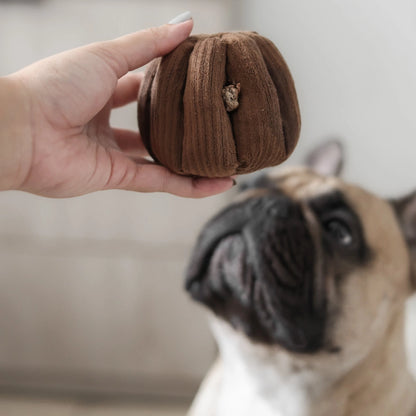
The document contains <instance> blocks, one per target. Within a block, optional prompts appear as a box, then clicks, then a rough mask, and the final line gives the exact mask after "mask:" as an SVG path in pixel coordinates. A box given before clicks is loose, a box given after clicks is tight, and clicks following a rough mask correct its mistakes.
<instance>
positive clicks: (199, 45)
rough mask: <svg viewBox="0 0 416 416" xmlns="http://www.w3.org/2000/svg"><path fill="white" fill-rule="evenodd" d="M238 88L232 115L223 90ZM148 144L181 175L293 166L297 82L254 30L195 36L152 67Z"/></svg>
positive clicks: (144, 127)
mask: <svg viewBox="0 0 416 416" xmlns="http://www.w3.org/2000/svg"><path fill="white" fill-rule="evenodd" d="M231 84H232V85H237V84H239V94H238V107H237V108H236V109H235V110H233V111H230V112H227V110H226V105H225V103H224V99H223V95H222V94H223V88H224V87H225V86H227V85H231ZM138 119H139V128H140V133H141V136H142V138H143V142H144V144H145V146H146V147H147V149H148V151H149V153H150V154H151V156H152V157H153V158H154V159H155V161H157V162H158V163H161V164H162V165H164V166H166V167H168V168H169V169H170V170H172V171H173V172H175V173H179V174H183V175H196V176H206V177H224V176H229V175H233V174H240V173H249V172H253V171H255V170H258V169H261V168H265V167H268V166H274V165H277V164H279V163H281V162H283V161H284V160H286V159H287V158H288V157H289V155H290V154H291V153H292V151H293V149H294V148H295V146H296V143H297V141H298V137H299V133H300V112H299V106H298V101H297V97H296V91H295V86H294V82H293V79H292V77H291V75H290V72H289V68H288V67H287V65H286V63H285V61H284V59H283V57H282V55H281V54H280V52H279V51H278V50H277V48H276V46H275V45H274V44H273V43H272V42H271V41H270V40H268V39H266V38H264V37H262V36H260V35H258V34H257V33H255V32H229V33H219V34H215V35H199V36H192V37H190V38H188V39H187V40H186V41H184V42H183V43H182V44H181V45H179V46H178V47H177V48H176V49H175V50H174V51H172V52H171V53H169V54H168V55H166V56H165V57H163V58H158V59H156V60H155V61H153V62H152V64H151V65H150V66H149V69H148V70H147V72H146V76H145V79H144V81H143V83H142V86H141V88H140V92H139V97H138Z"/></svg>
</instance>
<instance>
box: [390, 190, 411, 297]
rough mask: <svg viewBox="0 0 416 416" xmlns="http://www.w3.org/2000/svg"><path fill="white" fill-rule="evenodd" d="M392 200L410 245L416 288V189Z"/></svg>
mask: <svg viewBox="0 0 416 416" xmlns="http://www.w3.org/2000/svg"><path fill="white" fill-rule="evenodd" d="M390 202H391V204H392V206H393V208H394V211H395V213H396V216H397V219H398V221H399V224H400V227H401V229H402V232H403V235H404V238H405V240H406V243H407V246H408V247H409V253H410V262H411V271H410V274H411V279H412V287H413V290H416V191H415V192H412V193H411V194H409V195H407V196H405V197H403V198H400V199H394V200H391V201H390Z"/></svg>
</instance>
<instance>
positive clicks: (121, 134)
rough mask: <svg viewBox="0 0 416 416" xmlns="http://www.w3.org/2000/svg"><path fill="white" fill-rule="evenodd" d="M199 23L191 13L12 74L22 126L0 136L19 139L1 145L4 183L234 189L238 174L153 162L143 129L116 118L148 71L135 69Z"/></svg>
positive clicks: (71, 191)
mask: <svg viewBox="0 0 416 416" xmlns="http://www.w3.org/2000/svg"><path fill="white" fill-rule="evenodd" d="M192 25H193V23H192V20H188V21H186V22H183V23H179V24H169V25H164V26H161V27H157V28H152V29H148V30H144V31H141V32H137V33H134V34H130V35H126V36H123V37H120V38H118V39H115V40H111V41H106V42H98V43H94V44H90V45H87V46H84V47H81V48H77V49H74V50H71V51H67V52H63V53H61V54H58V55H55V56H52V57H50V58H47V59H44V60H42V61H39V62H37V63H35V64H33V65H31V66H29V67H27V68H24V69H23V70H21V71H19V72H17V73H15V74H12V75H10V76H9V77H6V78H7V80H6V81H7V85H8V88H9V90H10V91H11V94H12V98H13V99H12V100H9V104H7V103H6V105H10V106H13V105H14V106H16V108H18V110H17V111H19V117H18V118H19V123H20V124H21V126H19V128H18V133H16V132H14V133H10V132H9V134H8V135H7V134H6V135H3V138H2V137H1V135H0V150H1V148H2V146H1V143H2V141H3V142H4V141H5V140H6V141H9V140H14V142H8V143H6V145H4V143H3V148H5V149H6V150H7V149H9V150H8V152H9V153H10V152H12V154H11V155H7V152H1V151H0V172H1V164H2V156H1V153H3V155H6V158H7V159H8V162H7V161H5V166H8V169H9V172H5V174H4V175H1V176H2V177H3V186H2V181H1V180H0V188H1V187H2V188H3V189H5V188H9V189H10V188H11V189H21V190H26V191H29V192H32V193H36V194H40V195H44V196H50V197H70V196H76V195H82V194H85V193H89V192H93V191H97V190H103V189H127V190H134V191H142V192H154V191H162V192H169V193H172V194H176V195H179V196H185V197H204V196H209V195H213V194H216V193H219V192H222V191H225V190H227V189H229V188H230V187H231V186H232V183H233V180H232V179H231V178H221V179H207V178H190V177H184V176H179V175H175V174H173V173H172V172H170V171H169V170H168V169H166V168H164V167H162V166H159V165H157V164H154V163H151V162H149V161H148V160H147V159H145V157H146V156H147V152H146V150H145V148H144V146H143V143H142V141H141V138H140V135H139V133H138V132H134V131H128V130H122V129H115V128H112V127H111V126H110V124H109V117H110V113H111V110H112V109H113V108H115V107H120V106H123V105H125V104H127V103H129V102H132V101H135V100H136V99H137V92H138V89H139V86H140V82H141V80H142V74H141V73H134V72H129V71H132V70H134V69H136V68H139V67H141V66H143V65H145V64H146V63H148V62H149V61H151V60H152V59H153V58H155V57H157V56H161V55H164V54H166V53H168V52H169V51H171V50H172V49H174V48H175V47H176V46H177V45H178V44H179V43H180V42H182V41H183V40H185V39H186V38H187V37H188V35H189V33H190V31H191V29H192ZM1 85H2V84H1V83H0V87H1ZM6 89H7V88H6ZM3 95H4V94H3ZM6 95H7V94H6ZM16 100H17V101H16ZM0 104H1V105H4V103H2V102H1V92H0ZM10 149H12V150H10ZM13 152H14V153H13ZM16 152H18V154H16ZM132 156H134V157H132ZM13 162H16V166H13ZM5 177H9V182H7V181H6V182H5V179H4V178H5Z"/></svg>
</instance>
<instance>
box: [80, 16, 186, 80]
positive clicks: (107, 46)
mask: <svg viewBox="0 0 416 416" xmlns="http://www.w3.org/2000/svg"><path fill="white" fill-rule="evenodd" d="M192 26H193V21H192V19H190V20H187V21H186V22H183V23H178V24H168V25H163V26H159V27H154V28H150V29H146V30H142V31H140V32H136V33H132V34H129V35H125V36H122V37H120V38H117V39H114V40H110V41H107V42H97V43H94V44H91V45H89V46H88V48H89V49H90V51H91V52H93V53H95V54H97V55H99V56H100V57H101V58H102V59H103V60H104V61H105V62H106V63H107V64H108V65H109V66H110V67H111V68H112V69H113V71H114V72H115V73H116V75H117V77H118V78H121V77H122V76H123V75H125V74H126V73H127V72H128V71H132V70H134V69H137V68H140V67H142V66H143V65H145V64H147V63H148V62H150V61H151V60H152V59H154V58H156V57H158V56H162V55H165V54H167V53H168V52H170V51H171V50H173V49H174V48H175V47H176V46H178V45H179V44H180V43H181V42H183V41H184V40H185V39H186V38H187V37H188V36H189V34H190V33H191V30H192Z"/></svg>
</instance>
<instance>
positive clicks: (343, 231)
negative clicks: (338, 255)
mask: <svg viewBox="0 0 416 416" xmlns="http://www.w3.org/2000/svg"><path fill="white" fill-rule="evenodd" d="M324 228H325V230H326V232H327V233H328V234H329V235H330V236H331V237H332V238H333V239H334V240H335V241H337V242H338V243H339V244H341V245H343V246H349V245H350V244H351V243H352V242H353V236H352V231H351V229H350V227H348V225H347V224H345V223H344V222H343V221H340V220H330V221H328V222H326V223H325V224H324Z"/></svg>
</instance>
